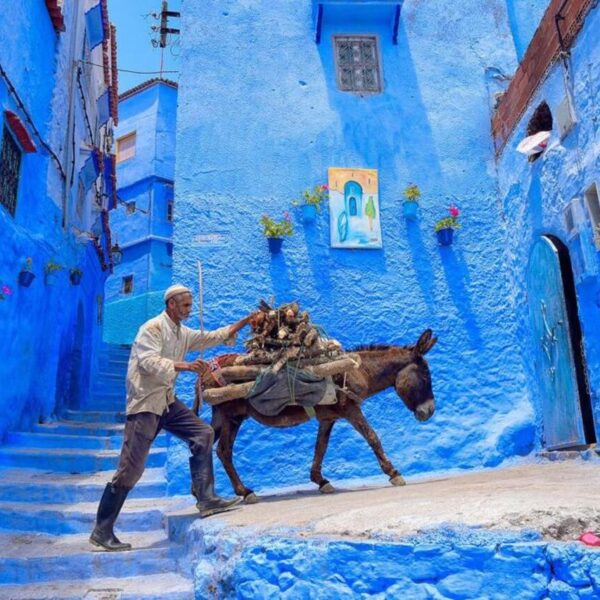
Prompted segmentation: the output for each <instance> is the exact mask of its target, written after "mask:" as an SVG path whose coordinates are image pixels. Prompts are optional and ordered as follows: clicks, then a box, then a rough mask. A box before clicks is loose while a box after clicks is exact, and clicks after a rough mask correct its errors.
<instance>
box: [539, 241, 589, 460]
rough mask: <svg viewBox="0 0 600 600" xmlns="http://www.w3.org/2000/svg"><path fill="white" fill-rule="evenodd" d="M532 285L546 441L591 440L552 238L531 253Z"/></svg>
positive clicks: (557, 444)
mask: <svg viewBox="0 0 600 600" xmlns="http://www.w3.org/2000/svg"><path fill="white" fill-rule="evenodd" d="M527 290H528V295H529V311H530V316H531V323H532V328H533V333H534V337H535V344H536V365H537V376H538V380H539V382H540V390H541V393H542V398H541V406H542V411H543V422H544V440H545V446H546V447H547V448H549V449H561V448H569V447H572V446H579V445H584V444H585V434H584V430H583V419H582V416H581V406H580V403H579V391H578V388H577V378H576V372H575V358H574V353H573V348H572V347H571V338H570V335H569V321H568V315H567V308H566V303H565V297H564V287H563V281H562V274H561V270H560V262H559V256H558V250H557V248H556V247H555V246H554V244H553V243H552V241H551V240H550V239H548V238H546V237H542V238H540V240H538V241H537V242H536V244H535V245H534V247H533V249H532V251H531V256H530V258H529V269H528V281H527Z"/></svg>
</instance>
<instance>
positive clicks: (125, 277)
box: [121, 274, 133, 296]
mask: <svg viewBox="0 0 600 600" xmlns="http://www.w3.org/2000/svg"><path fill="white" fill-rule="evenodd" d="M128 284H129V285H131V289H129V291H127V285H128ZM121 294H122V295H123V296H130V295H131V294H133V274H131V275H123V277H122V278H121Z"/></svg>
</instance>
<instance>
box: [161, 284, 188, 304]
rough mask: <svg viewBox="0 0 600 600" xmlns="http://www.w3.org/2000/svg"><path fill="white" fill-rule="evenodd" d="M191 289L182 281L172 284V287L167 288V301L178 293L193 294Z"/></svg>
mask: <svg viewBox="0 0 600 600" xmlns="http://www.w3.org/2000/svg"><path fill="white" fill-rule="evenodd" d="M191 293H192V292H191V290H190V289H188V288H186V287H185V285H181V284H180V283H176V284H175V285H172V286H171V287H170V288H167V290H166V292H165V302H167V301H168V300H169V298H172V297H173V296H177V295H178V294H191Z"/></svg>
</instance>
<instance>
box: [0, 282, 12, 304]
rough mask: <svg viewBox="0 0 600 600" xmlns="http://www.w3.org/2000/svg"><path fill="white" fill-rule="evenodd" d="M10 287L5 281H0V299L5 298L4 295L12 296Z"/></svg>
mask: <svg viewBox="0 0 600 600" xmlns="http://www.w3.org/2000/svg"><path fill="white" fill-rule="evenodd" d="M12 293H13V292H12V289H11V288H10V286H8V285H6V284H5V283H0V301H2V300H6V296H12Z"/></svg>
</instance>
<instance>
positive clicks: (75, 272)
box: [69, 267, 83, 277]
mask: <svg viewBox="0 0 600 600" xmlns="http://www.w3.org/2000/svg"><path fill="white" fill-rule="evenodd" d="M69 273H70V274H71V275H74V276H79V277H81V276H82V275H83V271H82V270H81V269H80V268H79V267H73V268H72V269H71V270H70V271H69Z"/></svg>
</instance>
